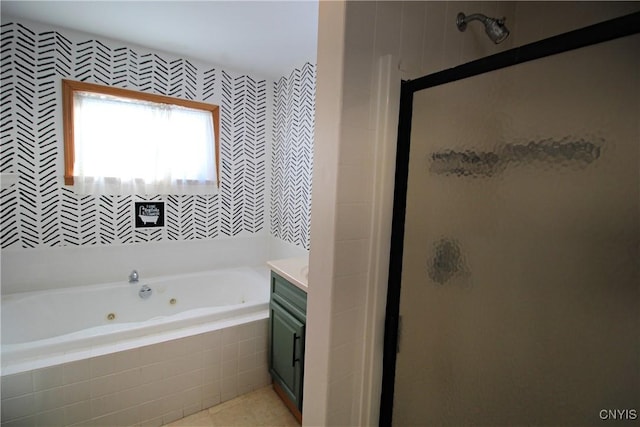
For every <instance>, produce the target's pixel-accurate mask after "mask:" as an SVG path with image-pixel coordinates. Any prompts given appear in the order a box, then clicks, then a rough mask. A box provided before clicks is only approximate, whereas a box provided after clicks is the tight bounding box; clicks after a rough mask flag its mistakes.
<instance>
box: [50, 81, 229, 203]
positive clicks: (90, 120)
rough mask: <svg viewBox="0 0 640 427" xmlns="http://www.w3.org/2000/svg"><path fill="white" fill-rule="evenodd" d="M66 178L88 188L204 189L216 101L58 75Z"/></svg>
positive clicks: (213, 170) (213, 152)
mask: <svg viewBox="0 0 640 427" xmlns="http://www.w3.org/2000/svg"><path fill="white" fill-rule="evenodd" d="M62 88H63V89H62V94H63V95H62V96H63V103H62V104H63V111H64V113H63V118H64V153H65V154H64V155H65V184H67V185H73V186H74V188H75V189H76V191H78V192H79V193H85V194H87V193H89V194H210V193H212V192H214V191H215V190H216V189H217V185H218V182H219V168H218V156H219V142H218V135H219V118H220V114H219V108H218V106H216V105H211V104H206V103H203V102H196V101H188V100H183V99H178V98H171V97H168V96H162V95H154V94H149V93H142V92H136V91H132V90H127V89H119V88H112V87H107V86H100V85H96V84H91V83H83V82H75V81H71V80H63V81H62Z"/></svg>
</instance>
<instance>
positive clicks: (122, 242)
mask: <svg viewBox="0 0 640 427" xmlns="http://www.w3.org/2000/svg"><path fill="white" fill-rule="evenodd" d="M2 21H3V52H2V75H3V99H7V100H8V101H9V104H8V105H9V108H5V109H3V110H2V132H3V139H2V156H3V161H2V168H1V169H2V172H3V173H4V172H11V173H14V174H16V175H17V177H18V181H17V183H15V184H13V185H11V186H7V187H4V186H3V188H2V190H1V191H0V203H1V204H2V217H1V218H0V225H1V228H2V233H0V243H1V245H2V251H1V254H0V257H1V258H2V263H1V267H2V268H1V270H2V274H1V277H2V293H5V294H6V293H11V292H20V291H32V290H41V289H50V288H56V287H60V286H76V285H83V284H90V283H101V282H102V283H104V282H111V281H119V280H123V279H126V277H127V275H128V274H129V272H130V271H131V270H132V269H134V268H135V269H138V270H139V271H140V273H141V274H142V275H144V276H146V277H149V276H155V275H161V274H178V273H182V272H188V271H194V270H208V269H213V268H218V267H225V266H233V265H242V264H245V265H246V264H249V265H254V264H257V263H264V261H265V260H266V259H268V258H270V257H274V258H279V257H284V256H289V255H291V254H293V255H298V254H301V253H302V254H304V253H306V250H305V247H306V246H307V245H308V230H307V229H306V227H307V224H306V223H293V221H291V222H292V223H293V224H291V225H289V227H288V228H287V230H288V233H285V235H283V236H280V235H277V237H270V236H269V230H268V228H269V224H270V223H271V222H272V221H270V220H269V215H270V214H273V215H274V216H276V217H277V219H278V220H281V219H282V218H281V215H280V213H281V211H285V212H286V211H287V210H288V209H290V208H291V206H290V205H291V203H289V204H287V205H286V206H284V207H283V208H282V209H280V210H278V209H276V210H274V211H273V212H272V210H271V209H270V208H271V206H270V202H271V200H272V199H273V197H269V193H270V190H271V191H274V188H275V187H276V186H277V188H278V189H279V191H280V192H282V191H285V192H288V193H296V194H297V191H298V188H297V187H296V188H294V189H290V188H288V187H289V186H294V184H295V185H296V186H299V184H298V181H296V179H298V178H299V177H300V176H301V177H302V178H300V179H299V180H300V181H303V183H304V184H306V185H307V187H308V186H309V185H310V182H309V178H308V175H310V168H311V161H312V160H311V159H308V161H307V162H306V163H305V164H304V165H297V167H296V169H295V171H294V173H291V174H289V175H291V176H293V178H290V179H288V180H286V181H285V182H279V181H278V180H276V181H275V182H274V183H271V179H270V178H271V176H272V174H271V170H270V169H271V168H274V169H276V170H278V171H281V170H282V169H283V168H285V167H286V166H287V164H283V163H282V162H280V161H279V159H280V157H286V156H288V155H289V154H288V153H285V155H283V156H280V157H275V158H272V157H271V142H272V141H271V140H272V135H271V131H272V128H273V126H272V123H273V115H274V111H273V110H274V109H273V104H274V102H275V101H274V91H276V90H277V87H275V82H272V81H268V80H266V79H262V78H260V77H256V76H250V75H247V74H243V73H241V72H237V71H233V70H229V69H225V68H223V67H221V66H218V65H215V64H203V63H201V62H199V61H193V60H191V59H188V58H176V57H175V56H173V55H171V54H166V53H163V52H155V51H150V50H149V49H147V48H144V47H140V46H135V45H129V44H125V43H123V42H121V41H114V40H108V39H104V38H101V37H97V36H95V35H92V34H85V33H80V32H76V31H71V30H67V29H64V28H56V27H52V26H48V25H44V24H39V23H34V22H29V21H25V20H17V19H13V18H11V17H8V16H3V17H2ZM51 46H53V47H54V49H52V48H50V47H51ZM308 68H309V69H311V70H313V69H314V66H313V65H310V64H306V65H305V67H303V69H304V70H306V69H308ZM296 73H297V74H296ZM299 74H300V70H297V69H296V70H294V71H293V72H292V74H291V75H292V76H295V75H299ZM305 76H306V80H305V92H304V94H305V96H304V99H303V100H299V99H298V98H303V96H302V95H301V94H300V93H298V92H292V93H291V94H289V95H288V96H287V98H286V99H285V100H284V101H283V102H284V104H285V107H288V106H289V104H293V105H297V103H298V102H301V103H304V104H305V105H307V109H309V110H311V111H312V110H313V105H312V102H311V101H310V100H309V99H312V95H313V91H314V76H315V74H314V73H307V74H305ZM63 78H70V79H77V80H83V81H90V82H94V83H101V84H111V85H114V86H120V87H128V88H133V89H139V90H143V91H148V92H153V93H160V94H163V95H172V96H176V97H182V98H186V99H196V100H199V101H203V102H210V103H214V104H217V105H220V106H221V129H220V135H221V141H220V144H221V147H220V157H221V159H220V163H221V167H220V169H221V187H220V190H219V192H218V193H217V194H214V195H207V196H165V195H151V196H149V195H139V196H103V197H100V196H79V195H77V194H75V193H74V192H73V191H72V190H71V189H70V188H69V187H68V186H65V185H64V184H63V157H64V156H63V140H62V135H63V133H62V107H61V95H60V89H59V88H60V80H61V79H63ZM283 79H285V77H283ZM290 110H292V108H285V109H284V111H280V112H279V119H280V120H281V121H283V122H284V123H288V122H290V121H292V120H291V119H290V117H289V116H290V115H291V114H292V111H290ZM310 120H312V117H311V119H310ZM307 121H309V120H307ZM310 126H311V129H312V123H311V125H310ZM305 129H306V130H307V135H311V137H310V138H309V137H308V138H307V139H305V140H304V141H303V142H304V144H306V145H305V146H309V147H310V146H311V145H312V143H313V138H312V134H313V132H312V130H309V129H307V128H305ZM295 130H296V131H297V129H295ZM288 149H289V148H288V146H287V147H285V148H280V149H279V151H280V152H282V151H286V150H288ZM309 150H310V148H308V147H307V151H309ZM286 158H288V157H286ZM269 160H271V161H269ZM277 184H278V185H277ZM307 193H308V188H307ZM144 200H153V201H163V202H164V203H165V227H162V228H160V229H135V228H134V227H133V203H134V202H135V201H144ZM309 203H310V201H309V200H308V198H304V199H302V200H299V199H295V208H296V212H300V211H302V212H308V210H309V206H308V205H309ZM306 216H307V217H308V213H307V214H306ZM273 221H275V219H273ZM272 234H273V235H274V236H276V233H272ZM300 235H302V236H304V238H298V239H297V240H294V238H293V237H296V236H298V237H299V236H300ZM291 236H293V237H291ZM280 238H282V239H283V240H289V241H290V242H294V241H295V242H296V243H297V245H296V244H294V247H291V245H290V244H289V243H287V242H286V241H283V240H281V239H280Z"/></svg>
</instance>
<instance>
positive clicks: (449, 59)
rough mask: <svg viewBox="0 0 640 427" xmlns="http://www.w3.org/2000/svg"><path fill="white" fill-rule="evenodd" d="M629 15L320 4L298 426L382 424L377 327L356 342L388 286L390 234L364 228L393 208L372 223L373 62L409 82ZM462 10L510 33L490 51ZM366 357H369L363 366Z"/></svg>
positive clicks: (583, 7)
mask: <svg viewBox="0 0 640 427" xmlns="http://www.w3.org/2000/svg"><path fill="white" fill-rule="evenodd" d="M634 8H637V3H613V4H610V3H608V2H602V3H594V4H591V3H589V4H587V3H562V4H554V3H546V2H499V1H479V2H476V1H461V2H457V1H456V2H412V1H405V2H400V1H392V2H359V1H358V2H344V1H331V2H323V1H321V2H320V13H319V34H318V69H317V96H316V140H315V148H314V159H315V165H314V166H315V167H314V176H313V204H312V224H311V234H312V236H313V238H312V241H311V252H310V267H309V300H308V301H309V303H308V314H307V323H308V335H309V340H308V341H307V353H306V364H307V366H313V369H307V371H306V379H305V397H304V399H305V400H304V402H305V403H304V408H303V415H304V419H303V422H304V424H305V425H310V426H311V425H375V424H377V422H378V421H377V417H378V411H379V406H378V405H379V402H378V401H377V399H376V396H375V395H370V392H371V390H376V389H378V388H379V382H380V380H381V372H377V374H376V373H375V372H374V376H373V377H372V383H368V380H367V376H366V373H367V372H368V371H369V369H370V368H371V366H369V365H367V364H369V363H372V364H373V365H376V360H378V361H379V359H380V358H381V348H379V347H376V346H375V343H372V342H373V341H376V342H379V341H380V339H381V336H380V335H381V334H382V330H381V329H380V328H377V329H376V328H375V327H374V328H373V330H374V331H375V333H376V334H377V340H375V338H373V337H369V338H367V339H366V340H365V339H364V338H363V335H364V332H365V331H371V330H372V325H371V324H365V318H366V319H367V322H375V321H377V320H378V319H379V317H380V315H381V313H379V309H378V308H375V309H376V310H378V312H377V313H374V315H373V316H368V317H367V316H366V315H367V313H369V312H370V311H369V308H370V307H369V304H375V298H373V296H375V295H377V294H379V293H380V290H381V289H386V278H385V277H381V275H380V274H379V271H378V266H376V265H375V262H374V263H371V262H370V260H372V259H373V260H375V259H376V257H375V256H374V255H376V254H379V252H376V250H375V248H376V247H377V245H380V247H386V248H387V252H388V241H385V240H380V239H381V238H382V239H384V236H387V235H388V233H387V232H384V230H382V231H383V232H380V230H378V231H377V232H376V231H375V230H376V229H375V227H372V225H373V224H374V223H375V221H376V219H377V218H378V217H376V215H382V216H384V215H383V213H384V212H385V211H386V212H388V209H389V208H390V207H389V206H386V209H385V207H384V206H383V207H382V209H381V210H378V212H379V214H374V215H373V216H372V215H371V212H372V211H374V212H376V208H380V206H378V205H377V204H378V203H380V201H381V200H388V197H387V198H385V197H381V195H380V194H378V195H376V193H374V188H373V186H372V182H374V177H375V175H374V169H375V166H376V165H377V164H376V156H375V150H374V142H375V141H376V138H375V136H376V135H375V133H376V130H377V129H378V127H377V123H376V110H377V107H378V106H377V105H376V104H377V97H376V96H375V93H376V91H375V87H376V82H377V79H376V70H377V66H378V63H379V60H380V58H381V57H383V56H385V55H392V56H393V57H395V58H397V59H398V62H397V63H398V67H399V69H400V71H401V75H402V78H405V79H406V78H416V77H419V76H422V75H426V74H429V73H432V72H435V71H439V70H442V69H446V68H450V67H454V66H456V65H460V64H463V63H465V62H469V61H472V60H474V59H477V58H480V57H483V56H486V55H489V54H493V53H497V52H500V51H503V50H506V49H509V48H511V47H514V46H516V45H518V44H522V43H528V42H530V41H532V40H536V39H539V38H543V37H548V36H551V35H554V34H557V33H560V32H564V31H567V30H570V29H574V28H577V27H580V26H583V25H586V24H587V23H589V22H594V20H605V19H608V18H611V17H613V16H617V15H621V14H625V13H628V12H629V11H630V10H632V9H634ZM458 12H465V13H467V14H468V13H475V12H480V13H484V14H486V15H490V16H499V17H502V16H506V17H507V26H508V27H509V28H510V29H511V30H512V36H511V37H510V38H509V39H507V41H505V42H504V43H502V44H500V45H498V46H496V45H494V44H493V43H492V42H491V41H490V40H489V39H488V38H487V37H486V35H485V34H484V32H483V29H482V26H481V25H477V26H476V25H473V24H471V25H469V27H468V29H467V31H466V32H465V33H461V32H459V31H458V30H457V28H456V26H455V17H456V15H457V13H458ZM603 12H606V13H603ZM518 31H521V32H523V33H525V32H526V33H527V35H526V36H525V35H518ZM516 43H517V44H516ZM389 102H390V103H391V104H393V103H397V99H395V100H389ZM391 110H392V109H389V111H391ZM391 143H392V144H395V142H391ZM390 160H391V159H388V161H390ZM378 166H379V165H378ZM380 212H382V213H380ZM388 227H390V224H387V228H388ZM327 313H330V315H329V318H328V319H327ZM375 314H377V316H376V315H375ZM382 315H383V314H382ZM374 326H375V325H374ZM369 351H373V352H375V353H376V354H375V355H374V357H373V359H374V360H367V359H366V358H364V359H363V356H366V355H367V354H366V352H369ZM363 361H364V363H365V366H363Z"/></svg>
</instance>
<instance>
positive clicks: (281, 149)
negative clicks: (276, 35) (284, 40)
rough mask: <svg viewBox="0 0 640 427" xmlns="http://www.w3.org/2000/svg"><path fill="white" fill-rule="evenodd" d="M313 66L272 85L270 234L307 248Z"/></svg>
mask: <svg viewBox="0 0 640 427" xmlns="http://www.w3.org/2000/svg"><path fill="white" fill-rule="evenodd" d="M315 92H316V67H315V65H312V64H309V63H307V64H305V65H304V66H303V67H302V68H301V69H295V70H294V71H293V72H291V74H290V75H289V77H288V78H287V77H282V78H280V80H279V81H278V82H276V83H275V85H274V113H273V114H274V119H273V125H272V126H273V132H272V134H273V146H272V150H271V156H272V159H271V165H272V173H271V206H270V217H271V234H272V235H273V236H276V237H278V238H280V239H282V240H285V241H287V242H290V243H294V244H296V245H298V246H301V247H304V248H306V249H309V242H310V238H309V237H310V236H309V231H310V227H311V176H312V169H313V130H314V116H315Z"/></svg>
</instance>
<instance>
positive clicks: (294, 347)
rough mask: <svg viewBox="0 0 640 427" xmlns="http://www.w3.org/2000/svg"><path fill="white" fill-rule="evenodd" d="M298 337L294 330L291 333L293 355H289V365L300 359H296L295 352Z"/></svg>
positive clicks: (293, 364) (292, 365)
mask: <svg viewBox="0 0 640 427" xmlns="http://www.w3.org/2000/svg"><path fill="white" fill-rule="evenodd" d="M299 339H300V337H299V336H298V334H297V333H295V332H294V333H293V355H292V357H291V367H294V366H296V362H299V361H300V359H298V358H297V357H296V353H297V352H296V341H297V340H299Z"/></svg>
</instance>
